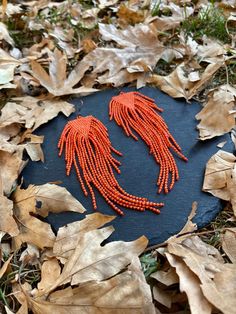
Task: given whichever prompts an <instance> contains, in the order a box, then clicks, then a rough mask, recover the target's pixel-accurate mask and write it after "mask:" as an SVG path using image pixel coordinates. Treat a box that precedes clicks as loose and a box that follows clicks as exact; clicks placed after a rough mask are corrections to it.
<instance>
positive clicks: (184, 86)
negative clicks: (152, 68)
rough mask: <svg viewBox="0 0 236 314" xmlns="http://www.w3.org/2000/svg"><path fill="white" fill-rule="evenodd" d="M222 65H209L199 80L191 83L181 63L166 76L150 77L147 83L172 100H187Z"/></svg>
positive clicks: (221, 63) (219, 63)
mask: <svg viewBox="0 0 236 314" xmlns="http://www.w3.org/2000/svg"><path fill="white" fill-rule="evenodd" d="M222 65H223V62H218V63H213V64H209V65H208V66H207V67H206V69H205V71H204V72H203V73H202V75H201V77H200V79H199V80H198V81H196V82H191V81H190V80H189V78H188V77H187V75H186V73H185V70H186V68H185V66H186V65H185V63H181V64H179V65H178V66H177V67H176V69H175V70H174V71H173V72H171V74H169V75H167V76H161V75H156V74H154V75H152V77H151V78H150V79H149V82H150V83H152V84H154V85H156V86H157V87H159V88H160V89H161V90H162V91H163V92H165V93H167V94H168V95H170V96H172V97H174V98H182V97H183V98H185V99H186V100H189V99H191V98H192V97H193V96H194V95H196V93H197V92H198V91H199V90H201V89H202V88H203V87H204V85H205V84H206V83H207V82H208V81H209V80H210V79H211V78H212V75H213V74H214V73H215V72H216V71H217V70H218V69H219V68H220V67H221V66H222Z"/></svg>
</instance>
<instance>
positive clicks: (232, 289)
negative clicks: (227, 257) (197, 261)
mask: <svg viewBox="0 0 236 314" xmlns="http://www.w3.org/2000/svg"><path fill="white" fill-rule="evenodd" d="M226 266H227V267H226ZM201 289H202V291H203V294H204V296H205V297H206V298H207V299H208V300H209V301H210V302H211V303H212V304H213V305H214V306H215V307H216V308H218V309H219V310H221V311H222V313H224V314H234V313H235V307H236V265H235V264H233V265H231V264H226V265H225V268H224V269H223V270H221V271H218V272H216V274H215V276H214V279H213V280H211V281H209V282H204V283H203V284H202V285H201Z"/></svg>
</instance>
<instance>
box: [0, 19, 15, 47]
mask: <svg viewBox="0 0 236 314" xmlns="http://www.w3.org/2000/svg"><path fill="white" fill-rule="evenodd" d="M3 39H4V40H5V41H6V42H7V43H8V44H10V45H11V46H14V40H13V39H12V38H11V36H10V34H9V32H8V29H7V27H6V25H5V24H3V23H2V22H0V41H2V40H3Z"/></svg>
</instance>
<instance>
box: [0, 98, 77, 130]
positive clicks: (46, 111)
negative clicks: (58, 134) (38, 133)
mask: <svg viewBox="0 0 236 314" xmlns="http://www.w3.org/2000/svg"><path fill="white" fill-rule="evenodd" d="M74 110H75V109H74V106H73V105H72V104H70V103H68V102H66V101H63V100H40V99H38V98H35V97H31V96H25V97H17V98H12V100H11V101H10V102H8V103H6V105H5V106H4V107H3V109H2V115H1V117H0V125H1V127H4V126H8V125H11V124H13V123H20V124H24V125H25V127H26V128H28V129H29V128H32V130H33V131H34V130H35V129H37V128H38V127H39V126H41V125H42V124H44V123H47V122H48V121H49V120H51V119H53V118H55V117H56V116H57V115H58V113H59V112H62V113H63V114H64V115H65V116H67V117H68V116H69V115H70V114H71V113H72V112H74Z"/></svg>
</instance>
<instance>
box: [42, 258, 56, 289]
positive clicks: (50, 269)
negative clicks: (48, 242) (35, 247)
mask: <svg viewBox="0 0 236 314" xmlns="http://www.w3.org/2000/svg"><path fill="white" fill-rule="evenodd" d="M60 274H61V267H60V265H59V262H58V260H57V259H56V258H51V259H49V260H48V261H44V262H43V264H42V268H41V281H40V282H39V283H38V289H39V291H40V290H47V289H48V288H49V287H50V286H52V285H53V284H54V282H55V281H56V280H57V279H58V277H59V276H60Z"/></svg>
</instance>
